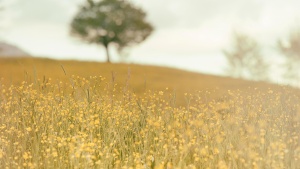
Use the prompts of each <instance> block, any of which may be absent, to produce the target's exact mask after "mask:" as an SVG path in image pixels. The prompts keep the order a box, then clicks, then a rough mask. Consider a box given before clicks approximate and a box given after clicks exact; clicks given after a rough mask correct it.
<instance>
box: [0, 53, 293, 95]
mask: <svg viewBox="0 0 300 169" xmlns="http://www.w3.org/2000/svg"><path fill="white" fill-rule="evenodd" d="M0 68H1V70H0V77H2V78H3V80H2V81H3V83H5V84H17V83H20V82H22V81H23V80H25V79H27V80H30V81H34V80H35V79H43V78H44V77H46V78H52V81H54V82H56V81H65V82H66V81H69V79H70V78H71V77H72V75H75V76H80V77H85V78H88V77H90V76H102V77H105V78H106V79H107V81H112V79H114V81H115V83H118V84H120V86H122V85H123V86H124V84H129V86H130V87H131V89H132V90H133V91H134V92H135V93H137V94H140V93H143V92H144V91H147V90H154V91H160V90H162V91H164V90H165V89H166V88H168V89H169V90H168V91H169V92H170V93H172V92H173V93H176V94H177V97H181V98H182V97H183V94H184V93H195V91H204V92H210V93H212V94H209V97H220V96H222V95H223V94H224V93H227V91H228V90H241V91H250V89H251V90H254V89H255V88H256V89H255V90H260V91H267V90H268V89H269V88H272V89H273V90H281V87H280V86H278V85H273V84H268V83H263V82H252V81H246V80H240V79H233V78H228V77H218V76H212V75H205V74H199V73H193V72H188V71H182V70H178V69H172V68H165V67H156V66H144V65H135V64H107V63H98V62H80V61H61V60H50V59H41V58H0ZM297 91H298V90H297Z"/></svg>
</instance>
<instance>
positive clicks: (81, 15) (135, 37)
mask: <svg viewBox="0 0 300 169" xmlns="http://www.w3.org/2000/svg"><path fill="white" fill-rule="evenodd" d="M145 17H146V13H145V12H144V11H142V10H141V9H140V8H136V7H134V6H133V5H132V4H130V3H129V2H128V1H126V0H100V1H95V0H86V2H85V4H83V5H82V6H81V7H80V10H79V12H78V13H77V15H76V16H75V17H74V19H73V21H72V22H71V35H73V36H76V37H79V38H81V39H82V40H84V41H86V42H89V43H95V44H100V45H103V46H104V47H105V50H106V56H107V62H110V54H109V46H110V44H114V45H116V47H117V49H118V51H121V50H122V49H123V48H124V47H127V46H131V45H134V44H138V43H141V42H142V41H144V40H145V39H146V38H147V37H148V36H149V35H150V34H151V33H152V31H153V27H152V26H151V25H150V24H149V23H148V22H146V21H145Z"/></svg>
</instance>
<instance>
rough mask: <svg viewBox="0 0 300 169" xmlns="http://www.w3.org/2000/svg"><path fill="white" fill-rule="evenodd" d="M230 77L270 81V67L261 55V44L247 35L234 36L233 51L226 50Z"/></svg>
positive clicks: (236, 34)
mask: <svg viewBox="0 0 300 169" xmlns="http://www.w3.org/2000/svg"><path fill="white" fill-rule="evenodd" d="M223 53H224V55H225V56H226V58H227V61H228V64H229V67H228V69H227V71H228V73H229V74H230V75H233V76H235V77H239V78H251V79H253V80H263V81H265V80H268V69H269V65H268V64H267V63H266V61H265V60H264V58H263V55H262V54H261V48H260V46H259V44H258V43H257V42H256V41H255V40H254V39H252V38H250V37H248V36H247V35H245V34H242V33H237V32H235V33H234V34H233V48H232V50H230V51H228V50H224V51H223Z"/></svg>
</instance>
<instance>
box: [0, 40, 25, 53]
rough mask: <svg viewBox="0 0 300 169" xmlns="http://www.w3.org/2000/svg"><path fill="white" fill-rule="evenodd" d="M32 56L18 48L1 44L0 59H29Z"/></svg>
mask: <svg viewBox="0 0 300 169" xmlns="http://www.w3.org/2000/svg"><path fill="white" fill-rule="evenodd" d="M29 56H30V55H29V54H28V53H27V52H25V51H24V50H22V49H20V48H19V47H17V46H14V45H11V44H8V43H5V42H0V57H29Z"/></svg>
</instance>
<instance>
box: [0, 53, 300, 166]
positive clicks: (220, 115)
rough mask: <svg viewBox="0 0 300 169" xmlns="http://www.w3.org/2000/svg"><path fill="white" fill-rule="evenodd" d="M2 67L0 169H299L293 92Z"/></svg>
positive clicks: (62, 68)
mask: <svg viewBox="0 0 300 169" xmlns="http://www.w3.org/2000/svg"><path fill="white" fill-rule="evenodd" d="M0 67H1V71H0V75H1V76H0V77H2V80H1V82H0V112H1V116H0V168H200V169H202V168H203V169H204V168H212V169H214V168H216V169H217V168H220V169H221V168H270V169H271V168H272V169H273V168H298V167H299V166H300V145H299V143H300V140H299V139H300V137H299V131H300V109H299V108H300V104H299V103H300V102H299V92H298V90H296V89H291V88H287V87H280V86H276V85H271V84H267V83H255V82H249V81H244V80H238V79H231V78H224V77H223V78H221V77H216V76H208V75H201V74H196V73H191V72H184V71H180V70H175V69H169V68H162V67H151V66H139V65H126V64H104V63H89V62H75V61H55V60H48V59H34V58H27V59H0Z"/></svg>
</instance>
